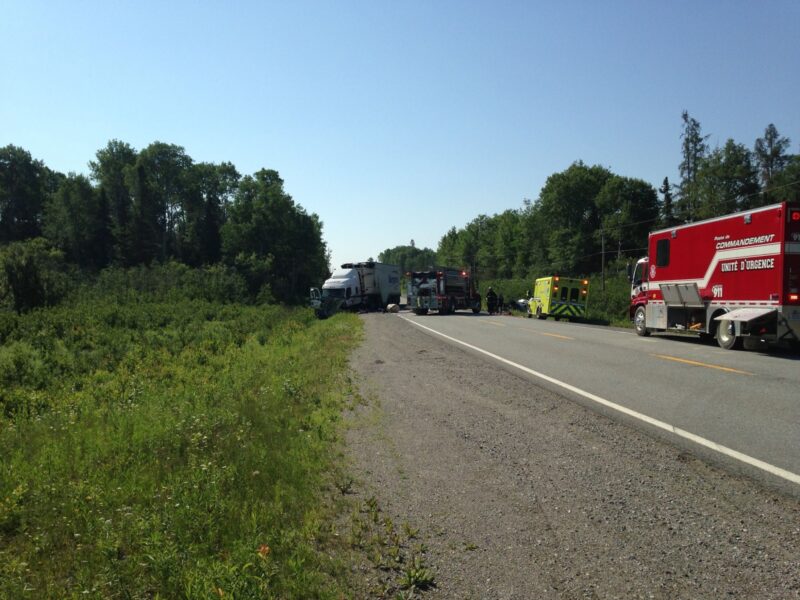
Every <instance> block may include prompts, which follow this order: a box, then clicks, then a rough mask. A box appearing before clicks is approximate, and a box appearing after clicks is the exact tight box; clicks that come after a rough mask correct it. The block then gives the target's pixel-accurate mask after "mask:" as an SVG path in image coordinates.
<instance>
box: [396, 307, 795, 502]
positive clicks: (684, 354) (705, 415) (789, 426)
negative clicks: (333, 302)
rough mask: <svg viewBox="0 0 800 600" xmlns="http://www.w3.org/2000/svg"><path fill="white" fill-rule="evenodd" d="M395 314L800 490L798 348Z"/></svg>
mask: <svg viewBox="0 0 800 600" xmlns="http://www.w3.org/2000/svg"><path fill="white" fill-rule="evenodd" d="M398 318H402V319H406V320H408V321H409V322H410V323H412V324H414V325H418V326H421V327H423V328H424V330H425V331H428V333H430V334H431V335H438V336H439V337H442V339H446V340H448V341H449V342H450V343H452V344H454V345H457V346H459V347H461V348H462V349H464V350H465V351H467V352H473V353H478V354H481V355H482V356H484V357H486V358H487V359H488V360H492V361H495V362H497V364H498V368H502V369H506V370H508V371H510V372H513V373H515V374H516V375H519V376H522V377H527V378H530V380H531V382H532V384H534V385H539V386H543V387H546V388H548V389H551V390H553V391H556V392H558V393H559V394H561V395H563V396H565V397H567V398H571V399H575V400H577V401H580V402H581V403H583V404H586V405H589V406H591V407H593V408H596V409H598V410H600V411H601V412H603V413H604V414H608V415H609V416H612V417H615V418H616V417H618V418H620V419H621V420H624V421H625V422H627V423H628V424H631V425H633V426H639V427H642V428H644V429H649V430H651V431H653V432H656V433H658V434H659V435H662V436H665V437H667V438H668V439H670V440H671V441H673V442H675V443H676V444H679V445H683V446H686V447H688V448H690V449H692V450H696V451H698V452H699V453H700V454H702V455H704V456H708V457H711V458H712V459H719V461H720V462H721V463H724V464H726V465H728V466H730V467H733V468H734V469H741V470H742V471H745V472H748V473H749V474H751V475H755V476H763V477H765V478H767V479H770V480H773V481H774V482H776V483H778V484H779V485H787V486H789V487H790V488H793V489H794V490H795V491H796V490H797V489H800V355H798V354H797V353H789V352H784V351H779V350H773V349H765V348H760V349H757V350H752V349H751V350H740V351H730V350H723V349H721V348H719V347H718V346H716V344H708V343H702V342H700V341H699V340H696V339H694V338H688V337H676V336H663V335H653V336H650V337H646V338H645V337H639V336H637V335H636V334H635V333H634V332H633V331H632V330H630V331H628V330H624V329H617V328H610V327H601V326H593V325H586V324H579V323H569V322H567V321H563V320H562V321H559V322H556V321H554V320H553V319H552V318H551V319H548V320H546V321H541V320H537V319H535V318H534V319H525V318H520V317H510V316H499V315H493V316H489V315H487V314H485V313H482V314H479V315H473V314H472V313H467V312H463V313H461V312H459V313H456V314H455V315H447V316H439V315H436V314H430V315H426V316H416V315H414V314H413V313H411V312H406V311H404V312H401V313H400V314H399V315H398ZM409 326H413V325H411V324H410V325H409ZM443 336H446V337H443ZM498 393H499V394H501V393H502V390H498Z"/></svg>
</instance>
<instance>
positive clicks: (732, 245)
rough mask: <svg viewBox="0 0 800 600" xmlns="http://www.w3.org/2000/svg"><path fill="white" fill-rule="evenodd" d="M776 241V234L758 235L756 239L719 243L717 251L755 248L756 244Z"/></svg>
mask: <svg viewBox="0 0 800 600" xmlns="http://www.w3.org/2000/svg"><path fill="white" fill-rule="evenodd" d="M773 239H775V234H774V233H770V234H768V235H758V236H755V237H749V238H742V239H739V240H726V241H724V242H717V246H716V248H717V250H724V249H725V248H739V247H740V246H753V245H755V244H768V243H769V242H771V241H772V240H773Z"/></svg>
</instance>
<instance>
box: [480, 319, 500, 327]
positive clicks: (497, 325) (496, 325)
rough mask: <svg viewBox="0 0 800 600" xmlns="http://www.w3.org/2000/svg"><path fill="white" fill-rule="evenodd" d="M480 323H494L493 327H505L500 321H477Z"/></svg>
mask: <svg viewBox="0 0 800 600" xmlns="http://www.w3.org/2000/svg"><path fill="white" fill-rule="evenodd" d="M479 322H480V323H485V324H486V325H494V326H495V327H505V325H503V324H502V323H495V322H494V321H483V320H482V321H479Z"/></svg>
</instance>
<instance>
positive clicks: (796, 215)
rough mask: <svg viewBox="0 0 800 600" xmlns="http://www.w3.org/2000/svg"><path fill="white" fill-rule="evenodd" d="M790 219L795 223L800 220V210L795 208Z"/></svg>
mask: <svg viewBox="0 0 800 600" xmlns="http://www.w3.org/2000/svg"><path fill="white" fill-rule="evenodd" d="M789 219H790V220H791V221H792V222H794V223H798V222H800V210H793V211H792V212H791V214H790V215H789Z"/></svg>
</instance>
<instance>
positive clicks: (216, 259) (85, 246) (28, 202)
mask: <svg viewBox="0 0 800 600" xmlns="http://www.w3.org/2000/svg"><path fill="white" fill-rule="evenodd" d="M89 173H90V174H89V176H88V177H87V176H85V175H81V174H75V173H69V174H66V175H64V174H63V173H59V172H57V171H53V170H51V169H50V168H48V167H47V166H46V165H45V164H44V163H43V162H42V161H39V160H35V159H33V158H32V156H31V154H30V153H29V152H28V151H26V150H24V149H23V148H20V147H17V146H13V145H8V146H6V147H4V148H0V252H1V253H2V258H3V268H4V271H5V275H6V277H5V280H6V290H5V291H6V292H7V293H10V292H9V288H11V287H12V286H11V285H10V283H13V282H14V281H15V280H16V279H19V278H20V277H21V278H23V279H24V278H26V277H27V278H30V277H33V276H34V274H33V273H32V271H31V270H32V269H34V266H35V265H34V263H37V261H38V263H42V261H45V259H46V260H49V261H50V262H51V263H52V261H53V260H58V259H59V258H61V259H63V261H64V263H65V264H66V265H69V266H73V267H75V268H76V269H79V270H80V271H81V272H96V271H99V270H101V269H104V268H106V267H121V268H130V267H137V266H142V265H154V264H165V263H168V262H178V263H181V264H184V265H187V266H189V267H209V266H211V265H221V266H224V267H226V268H228V269H231V270H233V271H235V272H236V273H238V274H240V275H241V276H242V277H243V278H244V280H245V282H246V285H247V287H248V290H249V292H250V293H251V295H252V296H253V297H256V296H258V295H259V294H260V295H261V297H262V298H263V299H267V300H270V299H277V300H280V301H286V302H291V301H296V300H299V299H300V298H301V297H303V296H304V295H305V293H306V291H307V289H308V287H309V286H310V285H316V284H317V283H318V281H319V280H320V279H321V278H323V277H324V276H325V275H326V273H327V272H328V251H327V247H326V244H325V242H324V240H323V238H322V222H321V221H320V219H319V217H318V216H317V215H316V214H308V213H307V212H306V211H305V210H304V209H303V208H302V206H300V205H299V204H296V203H295V202H294V200H293V199H292V198H291V196H289V195H288V194H287V193H286V192H285V191H284V182H283V180H282V179H281V178H280V175H279V174H278V172H277V171H274V170H271V169H261V170H260V171H258V172H257V173H255V174H253V175H245V176H242V175H241V174H240V173H239V172H238V171H237V169H236V167H235V166H234V165H233V164H232V163H230V162H223V163H220V164H213V163H206V162H195V161H194V160H193V159H192V158H191V157H190V156H189V155H188V154H187V153H186V151H185V150H184V148H183V147H181V146H177V145H174V144H166V143H162V142H154V143H152V144H150V145H149V146H147V147H146V148H144V149H142V150H139V151H137V150H135V149H134V148H133V147H132V146H130V145H129V144H127V143H125V142H122V141H119V140H111V141H110V142H108V144H107V145H106V146H105V147H104V148H102V149H100V150H98V151H97V153H96V155H95V160H92V161H91V162H89ZM26 265H27V271H26ZM34 270H35V269H34ZM26 273H27V275H26ZM34 283H35V282H34ZM11 291H12V292H13V290H11ZM40 292H42V293H43V292H44V290H40ZM44 295H46V294H44Z"/></svg>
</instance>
